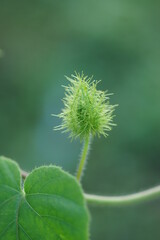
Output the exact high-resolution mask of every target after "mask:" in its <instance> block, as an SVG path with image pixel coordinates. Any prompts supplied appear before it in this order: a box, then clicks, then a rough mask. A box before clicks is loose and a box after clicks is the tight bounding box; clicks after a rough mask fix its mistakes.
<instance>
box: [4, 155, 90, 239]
mask: <svg viewBox="0 0 160 240" xmlns="http://www.w3.org/2000/svg"><path fill="white" fill-rule="evenodd" d="M0 239H1V240H27V239H32V240H87V239H88V211H87V208H86V204H85V200H84V197H83V193H82V190H81V187H80V185H79V184H78V182H77V181H76V179H75V178H74V177H72V176H71V175H69V174H68V173H66V172H64V171H62V170H61V169H60V168H58V167H54V166H49V167H40V168H37V169H35V170H34V171H33V172H32V173H31V174H29V176H28V177H27V178H26V180H25V182H24V184H23V183H22V179H21V175H20V169H19V167H18V165H17V164H16V163H15V162H14V161H11V160H9V159H6V158H4V157H1V158H0Z"/></svg>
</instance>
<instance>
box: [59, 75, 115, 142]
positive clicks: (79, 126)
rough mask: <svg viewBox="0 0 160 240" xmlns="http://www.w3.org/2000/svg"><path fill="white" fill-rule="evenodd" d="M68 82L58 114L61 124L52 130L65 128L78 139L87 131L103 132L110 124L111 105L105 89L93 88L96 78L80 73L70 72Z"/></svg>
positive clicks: (95, 85) (82, 137) (107, 129)
mask: <svg viewBox="0 0 160 240" xmlns="http://www.w3.org/2000/svg"><path fill="white" fill-rule="evenodd" d="M71 77H72V78H69V77H66V78H67V80H69V85H68V86H64V88H65V97H64V99H63V103H64V108H63V109H62V113H60V114H59V115H56V116H58V117H59V118H61V119H62V124H61V125H60V126H57V127H56V128H55V130H63V132H69V133H70V137H71V138H77V137H79V138H80V139H81V140H83V139H86V138H87V137H89V136H90V135H92V136H95V135H98V136H100V135H104V136H107V131H110V130H111V128H112V126H113V125H115V124H113V117H114V116H113V112H114V109H115V105H114V106H113V105H110V103H109V95H111V94H107V91H105V92H104V91H100V90H97V84H98V81H95V80H92V77H91V78H88V77H87V76H84V74H83V73H82V74H77V73H76V74H75V75H71Z"/></svg>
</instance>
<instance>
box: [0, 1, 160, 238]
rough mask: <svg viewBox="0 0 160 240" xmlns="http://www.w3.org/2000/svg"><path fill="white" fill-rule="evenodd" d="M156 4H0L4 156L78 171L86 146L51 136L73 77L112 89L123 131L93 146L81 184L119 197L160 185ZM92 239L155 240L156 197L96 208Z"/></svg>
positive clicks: (159, 213) (28, 165) (159, 9)
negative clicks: (91, 79) (89, 78)
mask: <svg viewBox="0 0 160 240" xmlns="http://www.w3.org/2000/svg"><path fill="white" fill-rule="evenodd" d="M159 13H160V1H158V0H145V1H144V0H135V1H129V0H108V1H106V0H100V1H96V0H85V1H84V0H82V1H73V0H68V1H63V0H61V1H57V0H23V1H22V0H14V1H13V0H1V1H0V155H5V156H7V157H10V158H12V159H15V160H16V161H17V162H18V163H19V164H20V166H21V167H22V168H23V169H25V170H28V171H29V170H31V169H33V168H34V167H35V166H40V165H43V164H51V163H52V164H56V165H60V166H62V168H63V169H64V170H66V171H69V172H70V173H71V174H74V173H75V171H76V167H77V164H78V158H79V154H80V151H81V150H80V149H81V145H80V143H79V141H74V142H72V143H71V142H70V140H69V139H68V136H67V135H63V134H61V133H60V132H54V131H52V129H53V127H54V126H56V125H57V124H59V120H58V119H56V118H54V117H52V116H51V114H52V113H59V112H60V111H61V108H62V106H63V105H62V102H61V98H63V95H64V89H63V88H62V87H61V85H63V84H67V81H66V80H65V78H64V75H70V74H72V73H73V72H74V71H75V70H76V71H78V72H81V71H82V70H83V71H84V73H85V74H87V75H89V76H90V75H94V78H95V79H98V80H99V79H102V82H101V83H100V84H99V88H100V89H102V90H105V89H108V90H109V92H113V93H114V95H113V96H112V97H111V103H112V104H116V103H118V104H119V107H118V108H117V109H116V118H115V122H116V123H117V127H115V128H114V129H113V131H112V132H110V136H109V137H108V138H107V139H104V138H101V139H95V140H94V142H93V144H92V149H91V153H90V157H89V161H88V165H87V169H86V171H85V176H84V178H83V181H82V185H83V188H84V190H85V191H86V192H88V193H96V194H107V195H118V194H129V193H132V192H135V191H140V190H144V189H146V188H149V187H152V186H155V185H157V184H159V183H160V104H159V103H160V14H159ZM90 212H91V216H92V219H91V230H90V231H91V239H92V240H104V239H109V240H128V239H130V240H135V239H136V240H159V239H160V228H159V222H160V199H159V200H155V201H152V202H148V203H144V204H139V205H136V206H128V207H105V208H99V207H90Z"/></svg>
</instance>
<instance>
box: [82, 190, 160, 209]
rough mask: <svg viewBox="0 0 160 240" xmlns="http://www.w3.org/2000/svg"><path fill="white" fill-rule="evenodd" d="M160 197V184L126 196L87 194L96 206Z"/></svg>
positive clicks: (87, 197)
mask: <svg viewBox="0 0 160 240" xmlns="http://www.w3.org/2000/svg"><path fill="white" fill-rule="evenodd" d="M158 197H159V198H160V186H157V187H153V188H150V189H148V190H145V191H142V192H138V193H134V194H129V195H125V196H117V197H111V196H97V195H92V194H85V199H86V201H87V202H88V203H89V204H93V205H95V206H109V205H110V206H118V205H128V204H134V203H140V202H145V201H149V200H150V201H151V200H154V199H156V198H158Z"/></svg>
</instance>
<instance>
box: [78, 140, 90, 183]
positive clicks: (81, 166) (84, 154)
mask: <svg viewBox="0 0 160 240" xmlns="http://www.w3.org/2000/svg"><path fill="white" fill-rule="evenodd" d="M89 143H90V136H88V137H87V138H86V139H85V141H84V147H83V150H82V155H81V159H80V163H79V166H78V170H77V179H78V181H80V179H81V176H82V173H83V170H84V167H85V162H86V159H87V155H88V151H89Z"/></svg>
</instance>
